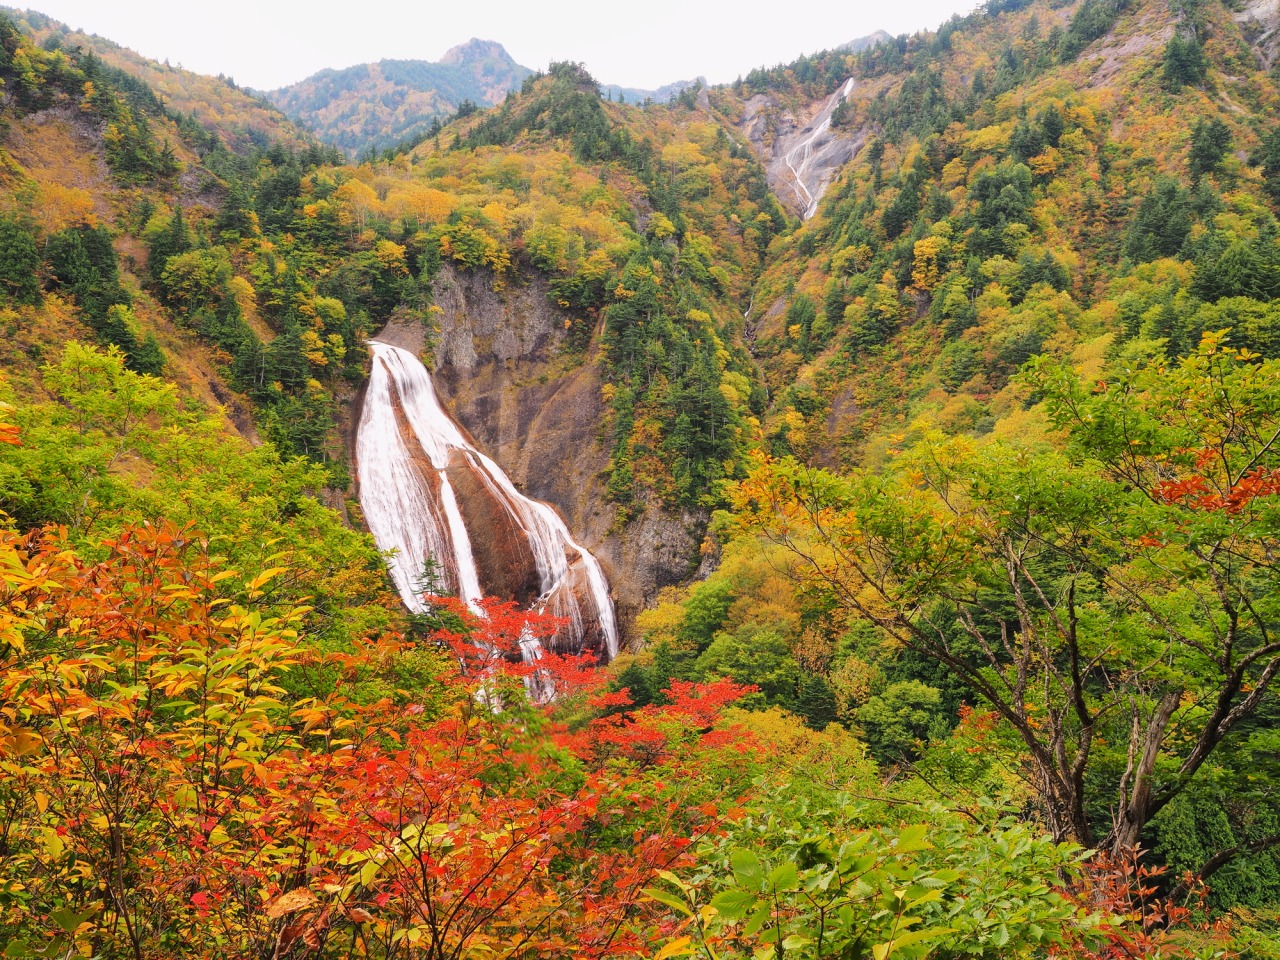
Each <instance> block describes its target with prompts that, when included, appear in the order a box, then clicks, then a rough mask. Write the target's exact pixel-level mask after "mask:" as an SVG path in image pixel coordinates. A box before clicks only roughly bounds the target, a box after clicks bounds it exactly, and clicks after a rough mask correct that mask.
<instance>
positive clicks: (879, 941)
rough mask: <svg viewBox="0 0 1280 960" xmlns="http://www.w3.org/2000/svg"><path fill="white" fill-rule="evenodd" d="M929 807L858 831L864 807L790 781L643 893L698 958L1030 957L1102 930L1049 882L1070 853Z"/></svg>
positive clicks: (1075, 862) (1003, 825)
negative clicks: (682, 869) (1013, 863)
mask: <svg viewBox="0 0 1280 960" xmlns="http://www.w3.org/2000/svg"><path fill="white" fill-rule="evenodd" d="M927 813H928V815H929V819H928V820H927V821H926V822H920V823H912V824H910V825H894V826H888V825H884V826H871V827H868V826H867V825H866V824H867V822H868V821H871V822H872V823H874V822H875V821H876V820H877V819H878V811H877V810H876V808H875V805H874V804H868V803H866V802H864V801H859V800H857V799H854V798H852V797H849V796H847V795H843V794H841V793H839V792H837V791H832V790H827V791H822V790H821V789H818V790H814V789H813V787H812V786H809V788H808V789H804V788H801V789H799V790H795V791H794V792H793V788H792V787H791V786H790V785H788V786H787V787H783V788H778V789H775V790H773V791H772V792H771V793H769V794H768V795H767V802H766V803H764V804H762V805H761V806H760V807H759V808H758V809H755V808H753V810H752V811H751V812H750V815H748V816H747V817H746V818H744V819H743V820H742V821H741V822H739V823H737V824H734V825H733V827H732V829H731V830H729V831H727V832H726V833H725V835H723V836H721V837H719V838H717V839H715V840H712V841H707V842H706V843H704V844H703V846H702V847H701V848H700V849H699V853H698V859H699V861H700V863H701V864H703V865H702V866H700V868H699V869H697V870H695V871H690V872H688V873H686V874H685V875H683V876H676V875H674V874H666V875H664V880H665V881H666V883H665V884H664V885H663V886H662V887H658V888H651V889H650V890H649V891H648V892H649V895H650V896H651V897H653V898H654V899H656V900H658V901H660V902H662V903H666V904H669V905H670V906H671V907H672V908H673V909H675V910H677V911H679V912H680V913H683V914H684V915H686V916H688V917H690V918H691V922H690V924H689V927H690V936H688V937H686V938H684V942H686V943H687V947H686V951H685V952H691V953H692V954H693V955H694V956H698V957H708V958H715V957H740V956H755V957H757V958H764V960H771V958H776V957H782V956H795V957H813V958H820V957H831V956H859V957H877V958H887V957H901V958H911V957H920V958H923V957H926V956H932V955H936V951H937V950H938V949H939V948H940V947H943V948H944V949H945V951H946V955H948V956H955V957H988V956H997V955H998V956H1007V957H1028V958H1029V957H1033V956H1038V955H1041V954H1042V953H1043V952H1044V951H1045V950H1046V949H1048V948H1050V947H1051V946H1052V945H1054V944H1064V943H1066V942H1067V941H1068V939H1069V938H1070V937H1072V936H1078V937H1080V938H1082V939H1093V938H1095V937H1098V936H1099V935H1100V934H1101V933H1102V932H1104V931H1105V929H1106V921H1105V920H1104V919H1103V918H1101V917H1099V916H1097V915H1091V914H1088V913H1085V912H1084V911H1081V910H1079V909H1078V908H1077V907H1075V906H1074V905H1073V904H1072V903H1071V902H1070V901H1069V900H1068V899H1067V898H1065V897H1063V896H1062V894H1061V893H1060V892H1058V890H1057V887H1058V884H1059V883H1060V882H1061V878H1062V875H1063V874H1065V875H1067V876H1074V875H1078V874H1079V870H1080V867H1079V858H1078V851H1077V850H1076V849H1075V848H1073V847H1071V846H1070V845H1065V844H1064V845H1055V844H1053V843H1050V842H1047V841H1045V840H1042V839H1040V838H1037V837H1035V836H1034V835H1032V834H1031V833H1030V832H1029V831H1028V830H1027V829H1026V828H1025V827H1024V826H1022V825H1019V824H1016V823H1014V822H1013V821H1011V820H1004V821H999V822H990V823H987V822H981V823H978V824H975V823H974V822H972V821H970V820H967V819H966V818H964V817H962V816H959V815H957V814H955V813H951V812H949V811H945V810H943V809H940V808H936V807H935V808H932V809H930V810H928V811H927ZM1015 851H1016V853H1015ZM1011 856H1016V858H1017V860H1018V866H1017V867H1016V868H1010V866H1009V858H1010V857H1011ZM1059 871H1062V873H1059ZM706 907H711V908H712V909H710V910H707V909H706Z"/></svg>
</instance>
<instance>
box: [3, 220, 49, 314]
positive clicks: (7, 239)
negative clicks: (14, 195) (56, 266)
mask: <svg viewBox="0 0 1280 960" xmlns="http://www.w3.org/2000/svg"><path fill="white" fill-rule="evenodd" d="M39 271H40V251H39V249H38V248H37V247H36V242H35V238H34V237H33V236H32V235H31V231H30V230H29V229H28V228H27V227H26V226H25V225H23V224H22V223H19V222H18V221H17V220H15V219H14V218H13V217H0V288H2V289H3V291H4V294H5V296H6V297H7V298H8V299H9V300H10V301H11V302H13V303H27V304H34V303H38V302H39V300H40V272H39Z"/></svg>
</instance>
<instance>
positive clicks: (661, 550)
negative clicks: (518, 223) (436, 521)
mask: <svg viewBox="0 0 1280 960" xmlns="http://www.w3.org/2000/svg"><path fill="white" fill-rule="evenodd" d="M435 302H436V304H437V305H438V306H439V307H440V308H441V310H442V311H443V312H442V313H441V314H440V315H439V316H438V318H437V321H438V324H439V330H438V333H435V334H434V335H433V337H432V339H433V340H434V344H433V345H432V349H431V353H432V354H433V355H434V359H435V363H434V368H433V372H432V378H433V380H434V382H435V387H436V391H437V393H438V394H439V396H440V399H441V402H442V403H443V404H444V406H445V407H446V408H447V409H448V410H449V412H450V413H451V414H452V416H453V418H454V420H456V421H457V422H458V424H460V425H461V426H462V428H463V429H464V430H465V431H467V432H468V433H469V434H470V436H471V438H472V439H473V440H474V442H475V445H476V446H477V447H478V448H479V449H480V450H481V451H483V452H484V453H486V454H488V455H489V456H490V457H492V458H493V459H494V460H495V461H497V463H498V464H499V465H500V466H501V467H502V468H503V469H504V470H505V471H506V473H507V475H508V476H509V477H510V478H511V480H512V481H513V482H514V483H515V484H516V486H517V487H518V488H519V489H520V491H521V492H522V493H524V494H525V495H526V496H529V497H533V498H534V499H537V500H543V501H545V502H547V503H549V504H551V505H552V506H554V507H555V508H556V510H557V511H558V512H559V513H560V515H561V516H562V517H563V518H564V520H565V522H566V523H567V525H568V527H569V530H570V531H571V532H572V534H573V536H574V538H575V539H577V541H578V542H579V543H581V544H582V546H584V547H585V548H587V549H588V550H590V551H591V552H592V553H594V554H595V556H596V557H597V558H598V559H599V560H600V563H601V565H602V566H603V568H604V571H605V574H606V575H607V576H608V578H609V584H610V589H611V592H612V595H613V599H614V603H615V606H616V609H617V615H618V621H619V627H620V630H621V633H622V637H623V642H624V644H625V643H626V642H627V641H628V640H631V639H632V636H631V634H632V627H633V624H634V621H635V617H636V614H638V613H639V612H640V611H641V610H643V609H644V608H645V607H646V606H647V605H648V604H649V603H650V602H652V600H653V599H654V597H655V596H656V595H657V592H658V590H659V589H660V588H662V587H664V586H668V585H671V584H675V583H679V582H682V581H684V580H686V579H688V577H690V576H691V575H692V574H693V573H694V571H695V570H696V567H697V563H698V559H699V557H698V544H699V541H700V535H701V534H700V531H701V528H702V526H703V524H704V523H705V517H702V516H698V515H694V514H685V515H683V516H671V515H669V514H666V513H664V512H663V511H662V510H661V509H659V508H658V507H657V506H650V507H649V509H646V510H645V511H644V512H643V513H642V514H641V515H640V516H639V517H638V518H637V519H636V520H634V521H632V522H631V523H630V524H628V525H627V527H626V528H625V529H624V530H622V531H617V530H615V529H613V525H614V517H615V511H614V508H613V506H612V505H611V504H609V503H608V502H606V500H605V496H604V493H605V490H604V481H603V478H602V474H603V472H604V470H605V469H606V468H607V466H608V462H609V451H608V449H607V447H606V446H605V444H604V443H601V442H599V440H598V437H599V436H600V434H601V431H602V424H603V423H604V418H605V415H606V412H607V411H606V409H605V405H604V403H603V401H602V400H601V396H600V387H601V380H600V375H599V371H598V368H597V364H596V358H595V356H594V355H593V354H591V355H588V356H586V357H570V356H566V355H565V354H564V353H563V352H562V350H563V345H564V329H565V317H564V315H563V314H562V313H561V312H559V311H558V310H557V309H556V308H555V307H554V306H553V304H552V302H551V300H550V298H549V297H548V296H547V290H546V287H545V285H543V284H542V283H540V282H538V281H532V282H528V283H522V281H519V280H508V282H507V284H506V286H505V287H504V288H503V289H502V290H500V291H495V290H494V289H493V286H492V277H491V276H490V275H488V274H486V273H463V272H461V271H455V270H453V269H451V268H449V267H445V268H444V269H442V270H441V272H440V275H439V276H438V277H437V280H436V284H435ZM378 338H379V339H380V340H383V341H385V342H388V343H391V344H394V345H396V346H399V347H402V348H404V349H406V350H409V351H410V352H413V353H419V354H420V353H422V351H423V350H424V348H426V347H427V346H428V343H427V341H428V338H427V336H426V333H425V331H424V330H423V329H422V327H421V326H420V325H418V324H416V323H413V324H399V325H396V324H393V325H389V326H388V327H387V328H385V329H384V330H382V331H381V332H379V334H378ZM450 473H451V478H452V475H453V474H454V473H461V471H453V470H451V471H450ZM455 482H456V483H458V484H459V485H460V486H461V485H463V484H465V481H463V480H461V479H459V480H458V481H455ZM473 539H474V541H475V543H476V552H477V563H478V564H482V565H483V564H492V565H493V566H495V567H497V566H501V565H502V564H501V563H500V555H501V554H502V552H503V551H504V550H505V549H506V548H505V547H504V546H503V545H502V543H501V542H494V543H492V544H485V545H483V546H482V545H481V543H480V541H481V540H483V539H485V538H482V537H480V536H476V537H474V538H473ZM493 539H495V540H497V539H498V538H493ZM486 552H488V553H490V554H493V556H490V557H488V558H485V557H483V556H482V554H484V553H486ZM524 589H527V587H526V588H524ZM517 592H518V591H517ZM512 595H515V592H513V594H512Z"/></svg>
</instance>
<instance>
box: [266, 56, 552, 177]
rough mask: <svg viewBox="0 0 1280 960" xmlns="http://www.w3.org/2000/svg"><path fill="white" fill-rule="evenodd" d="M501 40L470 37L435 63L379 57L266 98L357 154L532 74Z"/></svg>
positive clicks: (490, 97)
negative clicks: (496, 41) (382, 58)
mask: <svg viewBox="0 0 1280 960" xmlns="http://www.w3.org/2000/svg"><path fill="white" fill-rule="evenodd" d="M532 73H533V71H532V70H530V69H529V68H528V67H522V66H521V65H520V64H518V63H516V62H515V61H514V60H513V59H511V55H510V54H508V53H507V51H506V50H505V49H504V48H503V46H502V45H501V44H499V43H495V42H494V41H492V40H475V39H473V40H469V41H467V42H466V43H464V44H461V45H459V46H457V47H454V48H453V49H451V50H449V51H448V52H447V53H446V54H445V55H444V56H443V57H441V59H440V61H439V62H438V63H432V62H430V61H427V60H381V61H379V62H378V63H363V64H359V65H357V66H354V67H347V68H345V69H342V70H322V71H321V72H320V73H317V74H315V75H314V76H311V77H308V78H307V79H305V80H302V81H300V82H298V83H295V84H292V85H291V86H288V87H283V88H281V89H279V90H273V91H271V92H270V93H268V94H267V97H268V98H269V99H270V100H271V102H272V103H274V104H275V105H276V106H277V107H279V108H280V109H281V110H283V111H284V112H285V113H287V114H288V115H289V116H291V117H293V118H294V119H296V120H298V121H299V122H301V123H303V124H304V125H306V126H307V127H308V128H309V129H311V130H314V131H315V132H316V134H317V136H319V137H320V138H321V139H322V140H324V141H325V142H326V143H331V144H333V145H334V146H336V147H338V148H339V149H341V150H343V151H344V152H345V153H347V154H348V155H349V156H355V155H356V154H358V153H362V152H364V151H366V150H382V149H384V148H386V147H391V146H394V145H396V144H399V143H403V142H406V141H414V140H417V139H421V138H422V137H423V136H424V135H425V134H426V132H427V131H428V130H429V129H431V127H432V124H433V122H434V123H436V124H437V126H438V124H439V121H441V120H443V119H444V118H446V117H448V116H451V115H453V114H454V113H456V112H457V111H458V109H459V108H460V107H464V105H468V104H469V105H471V107H474V106H475V105H493V104H496V103H500V102H501V101H502V99H503V97H505V96H506V95H507V94H508V93H509V92H510V91H512V90H518V89H519V88H520V85H521V84H522V83H523V82H524V79H525V78H526V77H528V76H529V75H530V74H532Z"/></svg>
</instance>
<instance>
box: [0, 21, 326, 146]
mask: <svg viewBox="0 0 1280 960" xmlns="http://www.w3.org/2000/svg"><path fill="white" fill-rule="evenodd" d="M0 11H2V12H4V13H6V14H7V15H8V16H9V17H10V18H11V19H12V21H13V22H14V24H15V25H16V26H17V27H18V29H19V30H21V31H22V32H23V33H24V34H26V35H27V36H29V37H30V38H31V39H32V40H33V41H35V43H37V44H38V45H41V46H44V47H47V48H58V47H64V48H66V49H67V50H75V49H80V50H83V51H85V52H91V53H93V54H94V55H95V56H97V57H100V58H101V59H102V61H103V62H104V63H105V64H107V65H108V66H110V67H114V68H116V69H118V70H121V71H124V72H125V73H127V74H129V75H130V76H132V77H135V78H137V79H138V80H140V81H142V83H144V84H146V86H147V87H148V88H149V89H151V90H152V91H154V92H155V94H156V95H157V96H158V97H159V98H160V99H161V101H163V102H164V104H165V105H166V106H167V107H168V108H169V109H170V110H172V111H174V112H175V113H177V114H182V115H189V116H191V117H192V118H194V120H195V121H196V122H197V123H198V124H199V125H200V127H201V128H202V129H204V130H205V131H206V132H208V133H211V134H212V135H214V136H217V137H218V138H220V140H221V141H222V143H223V144H224V145H225V146H226V147H227V148H228V149H230V150H233V151H236V152H239V153H244V152H247V151H248V150H250V149H253V148H254V147H263V148H264V147H266V146H268V145H269V144H272V143H278V144H284V145H288V146H290V147H293V148H299V149H300V148H305V147H306V146H308V145H309V144H310V143H311V142H312V140H311V137H310V136H309V135H308V134H306V133H305V132H303V131H302V130H299V129H298V128H297V127H296V126H294V124H293V123H292V122H291V121H290V120H289V119H288V118H287V117H285V116H284V114H282V113H281V112H280V111H279V110H277V109H276V108H274V107H273V106H271V104H269V103H267V102H266V101H265V100H263V99H261V98H259V97H255V96H253V95H251V94H249V93H248V92H246V91H245V90H242V89H241V88H239V87H237V86H236V85H235V84H234V83H233V82H232V81H231V80H228V79H226V78H224V77H206V76H203V75H201V74H198V73H192V72H191V71H189V70H183V69H181V68H180V67H172V66H170V65H169V64H168V63H163V64H161V63H157V62H156V61H154V60H150V59H148V58H146V57H144V56H142V55H141V54H138V53H135V52H134V51H132V50H130V49H128V48H127V47H122V46H120V45H119V44H117V43H113V42H112V41H110V40H107V39H105V38H103V37H99V36H96V35H91V34H85V33H81V32H80V31H78V30H73V29H72V28H71V27H69V26H67V25H66V24H64V23H59V22H58V21H57V20H54V19H52V18H50V17H47V16H45V15H43V14H40V13H36V12H34V11H31V10H26V11H20V10H14V9H10V8H7V7H5V8H0Z"/></svg>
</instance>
